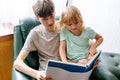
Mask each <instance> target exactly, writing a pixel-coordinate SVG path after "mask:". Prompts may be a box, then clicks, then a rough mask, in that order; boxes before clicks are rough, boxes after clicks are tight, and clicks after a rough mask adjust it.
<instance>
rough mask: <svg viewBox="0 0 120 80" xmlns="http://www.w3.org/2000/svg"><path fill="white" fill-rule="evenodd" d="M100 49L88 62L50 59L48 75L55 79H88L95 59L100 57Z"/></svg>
mask: <svg viewBox="0 0 120 80" xmlns="http://www.w3.org/2000/svg"><path fill="white" fill-rule="evenodd" d="M100 54H101V50H99V51H98V52H97V53H96V54H95V55H94V56H93V57H92V58H91V59H90V60H89V61H88V63H86V64H77V63H69V62H67V63H66V62H62V61H55V60H48V63H47V66H46V75H48V76H51V77H52V78H53V79H54V80H88V79H89V76H90V74H91V72H92V68H93V66H94V63H95V61H96V60H97V59H98V58H99V56H100Z"/></svg>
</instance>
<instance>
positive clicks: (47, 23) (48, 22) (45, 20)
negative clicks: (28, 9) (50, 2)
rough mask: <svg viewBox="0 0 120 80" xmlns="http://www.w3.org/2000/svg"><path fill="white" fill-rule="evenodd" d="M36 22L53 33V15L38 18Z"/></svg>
mask: <svg viewBox="0 0 120 80" xmlns="http://www.w3.org/2000/svg"><path fill="white" fill-rule="evenodd" d="M38 20H39V21H40V22H41V24H43V25H44V27H45V28H46V29H47V30H50V31H54V30H55V14H54V13H53V14H52V15H50V16H47V17H38Z"/></svg>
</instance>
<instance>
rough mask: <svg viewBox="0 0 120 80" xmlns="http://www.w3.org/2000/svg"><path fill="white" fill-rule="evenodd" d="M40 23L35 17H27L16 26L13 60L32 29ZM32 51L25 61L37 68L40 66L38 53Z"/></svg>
mask: <svg viewBox="0 0 120 80" xmlns="http://www.w3.org/2000/svg"><path fill="white" fill-rule="evenodd" d="M39 24H40V22H38V21H36V20H35V18H25V19H23V20H20V21H19V25H16V26H15V27H14V55H13V61H14V60H15V59H16V57H17V56H18V54H19V52H20V50H21V49H22V47H23V45H24V42H25V40H26V38H27V35H28V34H29V32H30V30H31V29H32V28H34V27H35V26H37V25H39ZM31 53H34V54H31ZM31 53H30V54H29V55H28V57H27V59H26V60H25V63H26V64H27V65H29V66H30V67H33V68H35V69H37V68H38V66H39V63H38V55H36V54H37V51H33V52H31Z"/></svg>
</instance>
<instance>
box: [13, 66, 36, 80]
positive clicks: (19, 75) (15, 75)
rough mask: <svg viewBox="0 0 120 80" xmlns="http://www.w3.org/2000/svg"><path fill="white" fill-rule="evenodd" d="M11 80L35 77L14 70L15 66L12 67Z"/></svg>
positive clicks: (31, 79)
mask: <svg viewBox="0 0 120 80" xmlns="http://www.w3.org/2000/svg"><path fill="white" fill-rule="evenodd" d="M12 80H35V79H34V78H32V77H30V76H28V75H25V74H23V73H21V72H19V71H17V70H15V68H12Z"/></svg>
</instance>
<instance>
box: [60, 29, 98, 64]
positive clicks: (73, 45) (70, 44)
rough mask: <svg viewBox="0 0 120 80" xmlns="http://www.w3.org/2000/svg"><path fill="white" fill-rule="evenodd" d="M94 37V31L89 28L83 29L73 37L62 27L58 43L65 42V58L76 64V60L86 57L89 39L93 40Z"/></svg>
mask: <svg viewBox="0 0 120 80" xmlns="http://www.w3.org/2000/svg"><path fill="white" fill-rule="evenodd" d="M95 35H96V33H95V31H94V30H92V29H91V28H90V27H86V28H84V30H83V32H82V33H81V35H79V36H75V35H74V34H72V33H71V32H70V31H69V30H68V29H67V28H66V27H64V28H63V29H62V31H61V32H60V41H62V40H65V41H66V51H67V58H69V59H70V60H72V61H74V62H77V61H78V60H80V59H82V58H85V57H87V52H88V49H89V39H94V38H95Z"/></svg>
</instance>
